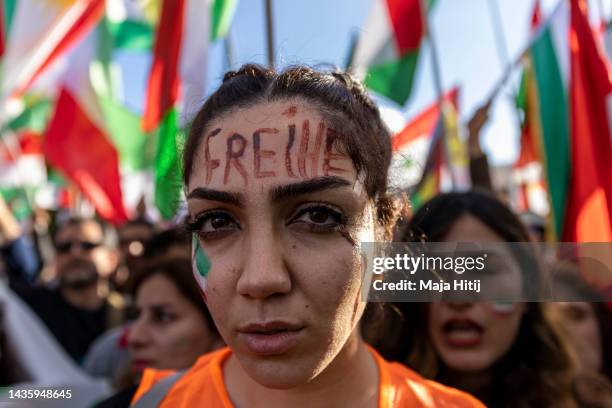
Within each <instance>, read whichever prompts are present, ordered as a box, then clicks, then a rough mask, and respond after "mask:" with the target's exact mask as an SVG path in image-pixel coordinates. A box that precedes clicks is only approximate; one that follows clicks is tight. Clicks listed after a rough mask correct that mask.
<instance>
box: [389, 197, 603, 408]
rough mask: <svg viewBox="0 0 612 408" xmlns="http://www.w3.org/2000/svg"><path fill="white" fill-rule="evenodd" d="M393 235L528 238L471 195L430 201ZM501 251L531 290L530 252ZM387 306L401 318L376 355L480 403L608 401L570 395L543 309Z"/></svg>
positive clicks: (561, 345)
mask: <svg viewBox="0 0 612 408" xmlns="http://www.w3.org/2000/svg"><path fill="white" fill-rule="evenodd" d="M401 238H402V239H401V240H402V241H422V240H427V241H429V242H477V243H485V244H493V243H503V242H528V241H529V236H528V233H527V231H526V230H525V228H524V227H523V225H522V224H521V223H520V221H519V219H518V218H517V217H516V216H515V215H514V214H513V213H512V211H511V210H510V209H509V208H507V207H506V206H505V205H504V204H502V203H501V202H500V201H498V200H497V199H496V198H494V197H493V196H491V195H489V194H487V193H483V192H477V191H471V192H465V193H446V194H440V195H438V196H437V197H435V198H433V199H432V200H431V201H429V202H428V203H425V204H424V205H423V206H422V207H421V208H420V209H419V211H417V213H416V214H415V215H414V217H413V218H412V219H411V220H410V222H409V225H408V229H407V232H406V233H405V235H404V236H403V237H401ZM526 247H527V246H526ZM527 248H528V247H527ZM509 253H511V254H512V257H513V258H519V257H520V258H521V259H508V261H507V262H509V263H518V264H522V265H525V263H526V262H527V264H529V265H531V267H530V268H528V270H527V271H523V272H524V274H523V277H522V285H523V287H524V290H528V291H530V292H531V293H536V292H537V290H538V286H539V281H538V278H539V277H538V274H537V273H534V272H535V271H537V267H536V265H537V259H536V255H535V251H534V252H531V251H524V252H523V253H521V254H520V255H517V253H516V252H509ZM526 258H527V259H526ZM528 258H533V259H528ZM525 272H526V274H525ZM395 306H396V307H397V308H398V309H399V310H400V311H401V314H402V315H403V316H402V318H403V320H402V321H401V322H400V324H399V327H400V329H399V330H395V331H393V334H394V335H391V336H388V337H387V338H386V339H384V340H383V341H381V342H379V343H378V344H377V347H378V348H379V349H380V350H381V351H382V354H383V355H384V356H385V357H387V358H389V359H393V360H399V361H402V362H404V363H406V364H407V365H409V366H410V367H413V368H415V369H416V370H417V371H418V372H420V373H421V374H422V375H424V376H426V377H428V378H431V379H434V380H436V381H440V382H441V383H443V384H446V385H450V386H453V387H457V388H459V389H462V390H464V391H467V392H470V393H472V394H473V395H475V396H477V397H478V398H479V399H481V400H482V401H483V402H484V403H485V404H487V405H488V406H491V407H573V406H593V407H596V406H600V407H603V406H606V405H605V404H607V403H608V402H609V400H607V399H606V398H607V396H601V395H578V394H583V393H582V392H579V391H578V390H577V378H578V377H577V374H576V369H575V365H574V362H573V359H572V352H571V349H570V348H569V346H568V345H567V344H566V342H565V341H564V339H563V338H562V337H561V335H560V334H559V330H558V326H557V325H556V324H555V323H554V322H553V319H552V317H551V315H550V312H549V308H548V305H546V304H543V303H507V302H499V303H498V302H468V301H461V302H459V301H456V302H451V301H448V302H435V303H397V304H396V305H395ZM389 325H393V323H392V322H389Z"/></svg>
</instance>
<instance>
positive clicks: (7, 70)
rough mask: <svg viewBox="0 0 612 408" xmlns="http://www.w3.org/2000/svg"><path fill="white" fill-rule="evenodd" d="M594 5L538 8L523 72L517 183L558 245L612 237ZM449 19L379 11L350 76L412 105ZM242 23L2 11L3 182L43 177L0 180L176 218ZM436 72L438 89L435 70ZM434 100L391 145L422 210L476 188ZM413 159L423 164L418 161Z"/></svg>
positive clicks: (174, 14)
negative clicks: (539, 206)
mask: <svg viewBox="0 0 612 408" xmlns="http://www.w3.org/2000/svg"><path fill="white" fill-rule="evenodd" d="M536 4H538V2H533V5H534V6H535V5H536ZM586 5H587V2H586V1H583V0H560V1H559V3H558V5H557V6H556V7H554V8H549V10H548V11H547V13H542V12H541V10H540V9H539V6H538V13H537V18H536V17H535V16H536V14H534V18H533V19H532V21H531V23H530V24H528V25H529V26H531V30H532V33H531V35H530V38H529V40H528V42H527V43H526V44H525V45H524V49H525V52H524V55H523V58H522V60H521V63H520V64H518V65H517V66H520V67H521V69H522V70H523V75H522V80H521V85H520V92H519V98H518V102H519V103H518V105H519V109H521V111H522V112H523V113H522V114H521V117H522V123H523V126H522V129H521V132H522V136H521V145H520V146H521V148H520V155H519V159H518V161H517V164H516V166H515V168H516V169H520V168H524V167H525V165H527V164H530V163H532V164H533V163H535V164H537V165H538V166H539V167H538V168H541V169H542V175H541V177H540V178H541V180H540V181H538V180H535V181H533V182H530V183H532V184H534V185H538V186H539V187H543V188H544V189H545V190H546V192H547V197H548V198H547V201H548V205H547V206H545V207H546V208H549V209H550V214H549V221H550V225H551V226H553V228H552V229H551V231H554V237H553V238H554V239H564V240H572V241H573V240H577V241H585V240H606V239H610V238H611V237H612V233H611V232H610V231H611V228H610V219H611V218H612V217H611V215H610V214H611V213H610V208H611V206H610V204H609V203H610V200H611V199H612V197H610V191H612V188H610V182H611V181H610V180H611V179H612V177H611V176H610V170H609V169H608V167H609V166H606V164H607V163H609V162H610V161H609V158H610V153H609V151H610V146H609V144H610V143H609V141H610V137H608V138H606V137H604V136H605V135H609V132H610V130H609V125H608V120H609V114H608V111H607V108H606V106H607V105H606V103H607V102H606V101H607V97H608V94H609V92H608V91H609V86H610V83H609V78H608V76H607V72H608V66H607V64H608V59H607V57H606V54H605V52H604V46H605V38H606V34H605V30H604V29H603V28H602V27H606V26H607V24H602V21H604V22H605V19H604V18H603V17H601V16H603V14H602V15H600V18H599V20H598V21H599V22H598V23H597V24H595V23H592V21H591V22H589V20H588V14H587V11H586V8H585V7H586ZM441 7H445V4H444V2H440V1H419V0H406V1H399V0H374V1H372V3H371V8H370V10H369V11H368V12H367V13H365V15H366V19H365V22H364V25H363V27H362V28H361V29H360V32H359V36H358V39H357V41H356V45H355V49H354V50H353V51H354V52H353V53H352V58H351V64H350V65H351V69H352V70H353V71H354V72H355V73H356V74H357V75H358V76H360V78H361V79H362V80H363V83H364V84H365V86H366V87H368V88H369V89H370V90H371V92H373V93H374V94H378V95H380V96H383V97H386V98H388V99H389V100H391V101H393V102H395V103H397V104H400V105H405V104H407V103H408V104H409V101H410V95H411V94H412V93H413V90H414V84H415V78H417V76H418V75H419V69H420V67H422V66H424V65H425V64H423V63H422V62H419V61H420V60H421V59H422V58H419V54H420V53H422V50H423V47H430V50H429V52H428V53H429V54H435V53H436V50H435V49H434V47H433V45H434V43H433V38H429V36H428V32H429V29H428V26H429V23H430V20H431V17H430V13H434V12H435V11H436V10H438V9H439V8H441ZM236 8H237V1H236V0H180V1H163V0H138V1H136V0H134V1H128V0H107V1H98V0H78V1H74V2H66V1H53V0H11V1H5V2H4V3H3V7H2V9H1V10H0V11H1V14H0V34H2V35H1V36H0V50H1V51H0V52H2V54H0V56H1V58H2V59H1V61H2V67H1V69H2V77H1V78H2V82H1V84H0V89H1V90H2V94H1V95H2V99H1V100H0V103H1V104H2V114H1V115H0V119H1V121H2V123H1V126H0V129H2V133H3V137H2V141H3V142H2V149H3V151H4V152H5V154H4V155H3V157H5V158H6V160H5V161H4V162H3V163H2V168H4V169H8V170H7V172H6V174H18V172H17V171H15V169H18V168H19V167H17V166H18V163H20V162H22V160H20V159H21V157H20V156H24V157H26V156H27V157H28V160H29V161H31V159H32V158H33V157H35V158H37V160H38V162H39V163H41V165H39V166H38V167H37V168H41V169H42V171H38V172H36V173H32V174H38V176H37V177H38V178H35V177H23V176H18V177H13V176H11V177H7V176H5V177H2V178H0V180H4V181H6V180H10V183H9V185H5V186H4V187H10V189H14V188H15V187H19V188H22V187H24V188H25V186H26V185H30V184H32V180H33V179H35V180H40V179H45V178H48V176H47V175H46V173H47V172H45V171H44V164H42V163H45V161H46V164H47V166H50V167H51V168H54V169H55V170H59V172H60V173H61V174H62V175H63V177H64V178H65V179H66V180H67V181H68V183H69V184H74V185H76V186H77V188H78V190H80V191H81V193H82V194H83V196H84V197H85V198H87V200H88V201H90V202H91V203H92V204H93V205H94V207H95V208H96V210H97V211H98V212H99V213H100V214H101V215H102V216H104V217H105V218H108V219H110V220H114V221H116V222H121V221H122V220H125V219H127V218H129V217H130V214H132V213H133V212H134V211H135V208H136V205H137V204H138V203H139V202H140V201H141V199H142V198H143V196H144V197H146V199H147V201H148V202H149V203H150V204H155V206H156V207H157V210H158V211H159V214H160V215H161V216H162V217H163V218H167V219H169V218H172V217H173V216H174V215H175V214H176V212H177V211H178V208H179V203H180V201H181V194H182V193H181V190H180V171H179V168H180V166H179V161H180V160H179V158H180V148H181V145H182V141H183V137H184V135H185V130H186V129H187V126H188V124H189V123H188V122H189V118H190V117H191V115H192V114H193V110H194V108H195V107H197V105H198V103H199V102H201V101H202V100H203V98H204V97H205V93H206V89H207V88H206V87H207V84H206V80H205V78H206V77H207V76H206V71H207V69H208V68H207V67H209V64H210V61H209V60H210V54H209V48H210V45H211V44H212V42H213V41H215V40H217V39H220V38H223V37H224V36H225V35H226V34H227V33H228V30H229V27H230V24H231V21H232V16H233V14H234V12H235V10H236ZM32 15H35V16H37V17H36V18H37V21H39V22H40V23H39V24H37V25H36V26H33V25H32V24H29V21H30V20H31V18H32ZM597 27H599V28H597ZM587 28H588V29H587ZM228 44H229V43H228ZM117 52H127V53H140V54H145V55H149V56H150V67H149V68H147V69H146V71H145V75H146V76H145V77H144V78H141V81H142V82H144V83H146V91H145V94H146V97H145V98H144V102H143V105H142V106H139V108H140V110H139V109H135V110H134V109H132V108H128V107H127V106H128V105H129V103H126V101H125V97H124V95H123V92H122V89H121V83H122V81H123V80H124V78H122V77H123V75H124V73H123V72H121V67H120V66H119V65H118V64H117V63H116V61H115V57H116V54H117ZM437 57H438V58H439V56H437ZM433 61H434V65H435V64H436V63H437V62H435V61H436V59H435V58H434V59H433ZM432 69H434V70H437V71H438V72H437V74H436V75H437V76H439V75H440V69H439V67H436V66H434V67H433V68H432ZM508 78H509V77H508V76H507V77H504V78H503V81H507V80H508ZM460 85H461V84H460ZM420 86H427V87H432V88H436V87H438V85H436V84H423V85H420ZM510 86H512V85H510ZM462 88H463V85H462ZM463 91H464V92H469V89H468V90H466V89H463ZM434 93H435V94H437V97H438V99H439V101H437V102H432V105H431V107H429V108H428V109H425V110H424V111H423V113H421V114H418V115H416V116H412V117H406V122H407V125H405V126H404V127H403V130H401V131H400V132H398V134H397V135H396V136H395V138H394V140H393V143H394V148H395V149H396V152H395V156H396V159H395V162H396V163H400V164H399V166H400V167H401V168H402V170H401V171H399V172H398V173H397V174H400V180H399V182H398V185H400V186H402V187H405V188H409V189H410V191H413V192H415V195H414V197H419V196H423V197H427V196H430V195H431V194H433V193H434V192H436V191H440V189H442V190H448V189H455V190H456V189H459V190H461V189H465V188H468V187H469V185H470V180H469V178H470V177H469V174H468V173H469V166H468V163H469V157H468V152H467V140H466V139H467V138H466V136H465V135H463V134H462V133H463V132H462V128H463V125H462V123H461V115H459V114H458V112H457V107H458V106H459V105H458V104H459V100H458V99H459V98H457V97H453V98H451V99H452V100H453V101H454V103H452V104H448V103H445V102H444V101H445V100H446V99H447V97H444V98H442V95H441V90H440V89H437V90H436V91H435V92H434ZM495 94H496V92H494V95H495ZM453 95H454V93H453ZM443 105H444V106H446V108H445V111H446V113H445V114H444V115H443V119H442V120H441V119H440V115H439V110H440V107H441V106H443ZM140 112H142V114H141V113H140ZM77 118H79V119H78V120H77ZM28 140H35V141H36V143H38V145H40V146H42V149H40V150H39V151H35V152H34V153H32V151H29V152H26V151H25V150H24V149H23V148H22V146H24V145H28V143H29V142H28ZM415 146H418V149H417V150H419V151H420V153H418V154H416V155H415V154H413V153H410V152H411V151H413V150H414V148H415ZM26 162H27V161H26ZM404 170H406V171H404ZM11 171H12V173H11ZM49 173H52V172H49ZM404 176H406V178H402V177H404ZM444 179H446V182H445V181H444ZM4 181H3V183H4ZM41 182H42V181H41ZM7 183H8V182H7ZM35 184H36V183H35ZM522 187H524V186H522ZM522 187H521V186H519V188H522ZM28 188H29V187H28ZM5 189H6V188H5ZM416 192H419V193H418V194H417V193H416ZM420 201H421V200H420V199H417V198H415V199H414V202H415V203H417V202H420ZM519 206H520V205H519ZM525 206H526V208H529V206H530V205H529V202H528V201H527V202H526V204H525ZM415 207H418V205H415ZM602 217H603V218H602ZM593 219H598V220H600V221H601V220H604V222H599V223H597V225H598V226H599V228H596V229H593V228H589V229H588V231H589V232H588V233H586V232H585V231H586V229H585V228H583V227H582V226H583V225H593V223H592V220H593Z"/></svg>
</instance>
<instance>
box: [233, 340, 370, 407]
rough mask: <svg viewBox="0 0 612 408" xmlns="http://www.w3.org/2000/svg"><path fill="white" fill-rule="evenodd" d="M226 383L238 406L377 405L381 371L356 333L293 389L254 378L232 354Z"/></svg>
mask: <svg viewBox="0 0 612 408" xmlns="http://www.w3.org/2000/svg"><path fill="white" fill-rule="evenodd" d="M224 377H225V384H226V388H227V390H228V393H229V395H230V399H231V400H232V402H233V403H234V405H235V406H236V407H246V406H248V407H256V408H258V407H272V408H273V407H288V406H289V407H293V408H299V407H311V406H317V405H325V406H351V407H352V406H355V407H376V406H377V404H378V388H379V387H378V384H379V373H378V367H377V365H376V361H375V360H374V357H373V356H372V355H371V353H370V352H369V351H368V349H367V347H366V345H365V344H364V343H363V341H362V340H361V339H360V338H359V337H358V335H357V334H353V335H352V336H351V338H350V339H349V340H348V341H347V343H346V344H345V346H344V348H343V349H342V350H341V351H340V353H338V355H337V356H336V358H335V359H334V360H333V361H332V362H331V363H330V364H329V366H327V368H325V369H324V370H323V372H321V373H320V374H319V375H318V376H317V377H316V378H314V379H313V380H312V381H309V382H308V383H305V384H302V385H300V386H297V387H293V388H290V389H284V390H283V389H271V388H266V387H264V386H262V385H261V384H259V383H257V382H255V381H254V380H253V379H252V378H251V377H249V375H248V374H247V373H246V372H245V371H244V370H243V369H242V366H241V365H240V363H239V362H238V360H237V359H236V357H235V355H232V356H231V357H230V358H229V359H228V360H227V362H226V364H225V366H224Z"/></svg>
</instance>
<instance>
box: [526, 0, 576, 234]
mask: <svg viewBox="0 0 612 408" xmlns="http://www.w3.org/2000/svg"><path fill="white" fill-rule="evenodd" d="M536 13H537V9H536V11H534V17H533V18H532V21H536V24H537V20H536V17H535V16H536ZM568 33H569V14H568V8H567V3H566V2H563V3H561V4H560V6H559V7H558V8H557V9H556V10H555V11H554V12H553V14H552V15H551V16H550V17H549V19H548V21H547V22H546V24H544V25H543V26H542V27H541V28H540V29H538V30H537V31H536V32H535V36H534V38H533V43H532V45H531V46H530V48H529V50H528V52H527V53H526V55H525V58H524V61H523V62H524V78H523V87H522V89H523V90H522V91H521V93H520V94H521V95H522V97H521V98H519V104H520V105H523V106H524V110H525V121H524V127H523V139H522V141H523V144H522V145H523V146H522V148H521V149H522V150H523V152H522V156H523V161H524V162H528V161H529V157H528V156H530V155H531V156H536V157H537V158H538V159H539V161H540V162H541V164H542V172H543V175H544V179H545V181H546V186H547V190H548V192H549V196H550V203H551V206H550V211H551V213H550V220H549V222H550V225H551V228H550V230H551V232H552V233H553V236H554V237H560V236H561V231H562V228H563V222H564V217H565V207H566V199H567V194H568V184H569V176H570V153H569V140H570V133H569V104H568V95H567V91H568V86H569V48H568Z"/></svg>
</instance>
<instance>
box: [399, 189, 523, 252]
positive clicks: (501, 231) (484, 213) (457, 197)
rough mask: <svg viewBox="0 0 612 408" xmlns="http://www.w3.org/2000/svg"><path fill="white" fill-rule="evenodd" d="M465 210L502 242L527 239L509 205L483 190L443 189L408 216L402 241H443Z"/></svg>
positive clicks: (520, 223)
mask: <svg viewBox="0 0 612 408" xmlns="http://www.w3.org/2000/svg"><path fill="white" fill-rule="evenodd" d="M466 214H469V215H472V216H474V217H476V218H478V219H479V220H480V221H481V222H482V223H484V224H485V225H486V226H487V227H489V228H491V229H492V230H493V231H495V233H496V234H497V235H499V236H500V237H501V238H502V239H503V240H504V241H505V242H528V241H529V240H530V239H529V233H528V232H527V229H526V228H525V226H524V225H523V223H522V222H521V220H520V219H519V218H518V217H517V216H516V214H514V213H513V212H512V210H511V209H510V208H508V207H507V206H506V205H505V204H504V203H502V202H501V201H499V200H498V199H497V198H495V197H494V196H493V195H491V194H490V193H488V192H486V191H479V190H472V191H466V192H461V193H458V192H453V193H442V194H438V195H437V196H435V197H434V198H432V199H431V200H429V201H428V202H427V203H425V204H424V205H423V206H422V207H421V208H419V210H418V211H417V212H416V213H415V214H414V216H413V217H412V219H411V220H410V222H409V225H408V229H407V231H406V232H405V234H404V236H403V239H402V241H415V240H421V239H424V240H426V241H429V242H436V241H442V240H444V237H445V236H446V234H447V233H448V232H449V231H450V229H451V228H452V227H453V225H454V224H455V222H457V220H458V219H459V218H460V217H461V216H462V215H466Z"/></svg>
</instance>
